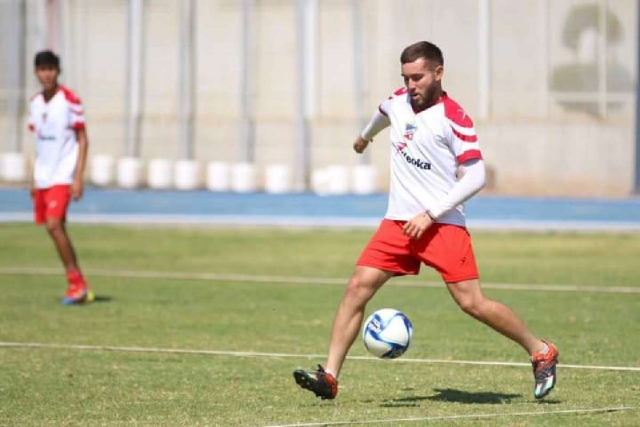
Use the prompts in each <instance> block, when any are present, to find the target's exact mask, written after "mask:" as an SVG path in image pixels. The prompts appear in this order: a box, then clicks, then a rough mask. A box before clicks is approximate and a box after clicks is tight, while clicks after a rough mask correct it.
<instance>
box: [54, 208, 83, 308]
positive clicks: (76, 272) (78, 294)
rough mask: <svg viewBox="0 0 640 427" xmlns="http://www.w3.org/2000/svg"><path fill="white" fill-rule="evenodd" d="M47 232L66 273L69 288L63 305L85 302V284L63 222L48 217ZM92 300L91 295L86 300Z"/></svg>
mask: <svg viewBox="0 0 640 427" xmlns="http://www.w3.org/2000/svg"><path fill="white" fill-rule="evenodd" d="M46 226H47V231H48V232H49V235H50V236H51V239H52V240H53V242H54V244H55V246H56V250H57V252H58V255H59V256H60V260H61V261H62V264H63V265H64V268H65V270H66V273H67V281H68V282H69V287H68V288H67V292H66V293H65V297H64V298H63V300H62V302H63V304H76V303H79V302H84V301H85V300H87V296H88V295H89V292H88V289H87V283H86V281H85V279H84V276H83V275H82V273H81V272H80V268H79V267H78V260H77V257H76V252H75V250H74V249H73V245H72V244H71V239H70V238H69V235H68V234H67V230H66V227H65V223H64V220H61V219H58V218H53V217H48V218H47V221H46ZM88 299H89V300H91V299H93V294H91V295H90V296H89V298H88Z"/></svg>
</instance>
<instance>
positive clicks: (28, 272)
mask: <svg viewBox="0 0 640 427" xmlns="http://www.w3.org/2000/svg"><path fill="white" fill-rule="evenodd" d="M83 271H84V272H85V274H86V275H87V276H95V277H122V278H130V279H170V280H202V281H215V282H245V283H290V284H300V285H345V284H346V282H347V279H346V278H331V277H296V276H262V275H251V274H218V273H189V272H168V271H167V272H163V271H139V270H138V271H126V270H125V271H122V270H121V271H111V270H100V269H86V270H83ZM58 274H62V272H61V269H59V268H46V267H2V268H0V275H20V276H50V275H58ZM389 285H391V286H401V287H402V286H406V287H423V288H443V289H444V284H443V283H441V282H430V281H424V282H418V281H416V280H405V279H395V280H392V281H391V282H390V283H389ZM482 287H483V288H484V289H494V290H509V291H545V292H549V291H550V292H591V293H608V294H640V287H637V288H636V287H628V286H627V287H624V286H612V287H608V286H590V285H548V284H547V285H545V284H541V285H534V284H509V283H483V284H482Z"/></svg>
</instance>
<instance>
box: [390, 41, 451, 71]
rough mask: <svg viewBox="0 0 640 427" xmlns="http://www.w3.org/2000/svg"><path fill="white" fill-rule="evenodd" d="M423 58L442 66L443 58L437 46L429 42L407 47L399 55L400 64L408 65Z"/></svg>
mask: <svg viewBox="0 0 640 427" xmlns="http://www.w3.org/2000/svg"><path fill="white" fill-rule="evenodd" d="M420 58H424V59H426V60H428V61H431V62H433V63H434V64H436V66H437V65H444V57H443V56H442V51H441V50H440V48H439V47H438V46H436V45H435V44H433V43H430V42H425V41H422V42H418V43H414V44H412V45H410V46H407V47H406V48H405V49H404V50H403V51H402V54H401V55H400V63H401V64H408V63H410V62H414V61H417V60H418V59H420Z"/></svg>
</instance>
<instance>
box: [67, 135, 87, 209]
mask: <svg viewBox="0 0 640 427" xmlns="http://www.w3.org/2000/svg"><path fill="white" fill-rule="evenodd" d="M75 132H76V140H77V141H78V162H77V163H76V170H75V173H74V175H73V184H72V186H71V196H73V199H74V200H79V199H80V198H82V193H83V191H84V169H85V165H86V164H87V152H88V151H89V140H88V138H87V130H86V129H85V128H84V127H81V128H79V129H76V130H75Z"/></svg>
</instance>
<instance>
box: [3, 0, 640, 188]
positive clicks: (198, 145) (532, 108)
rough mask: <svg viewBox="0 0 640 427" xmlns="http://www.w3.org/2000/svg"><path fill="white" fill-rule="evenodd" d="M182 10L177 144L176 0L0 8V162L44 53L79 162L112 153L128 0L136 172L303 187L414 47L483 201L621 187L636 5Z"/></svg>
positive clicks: (477, 1) (629, 1) (56, 1)
mask: <svg viewBox="0 0 640 427" xmlns="http://www.w3.org/2000/svg"><path fill="white" fill-rule="evenodd" d="M185 1H186V2H188V3H191V4H192V5H193V8H194V10H195V13H194V14H193V16H194V19H193V23H192V25H191V28H190V29H189V30H190V31H191V32H192V35H193V38H192V39H191V41H192V43H193V44H192V45H191V46H192V48H193V57H191V58H190V59H187V60H188V61H189V63H190V64H192V65H193V69H192V70H191V72H192V76H193V96H192V99H191V101H190V102H192V104H193V108H192V109H191V110H189V111H191V114H192V115H193V116H192V126H193V129H192V130H193V132H192V134H191V135H192V136H188V137H185V136H184V135H185V134H186V135H189V133H188V132H187V133H185V132H183V131H182V129H184V123H185V122H184V120H185V118H184V117H185V115H184V111H185V104H184V103H182V104H181V100H184V90H185V88H184V86H182V89H181V85H180V81H181V80H184V78H185V77H184V76H185V74H184V73H185V70H184V68H182V69H181V68H180V67H181V65H184V61H185V55H184V51H183V50H181V46H184V44H183V43H184V37H185V36H184V34H185V31H184V30H185V29H184V28H182V30H183V31H182V33H181V22H183V23H184V22H189V21H185V20H184V19H181V16H183V15H181V13H182V12H181V7H184V3H185V2H184V1H180V0H153V1H143V0H129V2H127V1H121V0H118V1H117V0H101V1H88V0H37V1H36V0H5V1H2V2H0V16H1V17H2V18H1V19H2V25H1V26H0V32H2V33H3V34H2V37H1V38H0V65H1V66H2V68H3V70H6V71H7V72H6V73H5V72H3V73H2V74H3V77H2V79H1V81H0V135H2V138H3V139H2V143H0V152H3V151H13V150H18V151H24V152H29V151H30V150H31V149H32V147H31V140H30V138H29V135H27V134H26V132H20V129H23V128H24V127H25V123H26V114H25V111H23V110H24V109H25V108H26V107H25V105H26V103H25V100H26V99H28V97H29V96H30V95H31V94H32V93H33V92H35V90H36V82H35V79H34V78H33V77H32V74H31V69H32V65H31V59H32V57H33V54H34V53H35V52H36V51H37V50H40V49H42V48H45V47H51V48H53V49H55V50H56V51H58V52H59V53H60V54H61V56H62V61H63V74H62V80H63V81H64V82H65V84H67V85H69V86H70V87H72V88H75V89H77V90H78V91H79V92H80V93H82V94H83V95H84V98H83V102H84V104H85V107H86V112H87V116H88V118H89V122H90V123H91V128H90V129H89V132H90V135H91V141H92V147H91V152H92V154H108V155H112V156H115V157H123V156H126V155H128V154H129V153H127V152H126V151H127V141H126V138H128V136H127V131H126V128H127V126H128V125H127V123H128V114H130V110H128V108H129V107H128V106H130V105H131V104H130V103H128V100H129V101H130V99H131V81H130V80H128V79H130V78H131V65H130V64H131V60H130V58H131V56H130V55H131V50H130V48H131V31H130V30H131V25H132V24H131V22H132V21H131V19H130V18H131V16H130V13H131V10H132V9H131V4H132V3H138V4H139V5H141V6H142V7H143V8H144V9H143V14H142V24H141V26H140V28H139V30H140V37H141V38H140V41H141V48H140V49H139V50H137V51H138V52H140V55H141V57H140V58H139V65H140V67H139V69H140V75H141V78H140V85H141V87H139V92H138V93H139V96H140V111H139V113H140V117H139V119H140V120H139V126H140V129H139V133H138V135H139V136H138V137H137V138H139V141H138V144H139V148H138V150H137V153H136V155H137V156H139V157H140V158H141V159H143V160H149V159H153V158H158V157H163V158H169V159H173V160H177V159H179V158H182V157H184V156H185V154H184V153H185V152H187V153H190V154H189V155H190V156H192V157H193V159H194V160H196V161H198V162H201V163H203V164H204V163H206V162H211V161H219V162H228V163H233V162H237V161H248V162H250V163H253V164H255V165H256V166H257V167H258V168H265V167H266V166H267V165H270V164H285V165H289V166H290V167H291V168H292V169H293V170H298V171H300V170H301V168H302V169H304V170H302V173H303V174H304V176H303V177H302V178H301V179H302V180H303V181H304V183H305V184H307V185H308V184H309V180H310V173H311V171H312V170H314V169H318V168H322V167H325V166H327V165H336V164H337V165H350V166H351V165H356V164H358V163H359V162H360V161H361V160H360V159H359V158H358V156H356V155H355V154H354V153H352V151H351V144H352V141H353V139H354V136H355V135H356V132H357V131H358V130H359V129H360V127H361V125H362V123H363V120H367V119H368V117H369V115H370V113H371V112H373V110H374V109H375V108H376V107H377V105H378V103H379V102H381V101H382V100H383V99H385V97H386V96H387V95H388V94H389V93H391V92H392V91H394V90H395V89H396V88H398V87H400V86H401V85H402V80H401V78H400V75H399V74H400V71H399V54H400V51H401V50H402V48H404V47H405V46H406V45H408V44H410V43H413V42H415V41H417V40H422V39H426V40H430V41H433V42H435V43H436V44H438V45H439V46H441V47H442V49H443V51H444V55H445V88H446V90H448V91H449V92H450V93H451V94H452V96H453V97H454V98H455V99H456V100H458V101H459V102H460V103H461V104H462V105H464V106H465V107H466V108H467V110H468V111H469V113H470V114H471V115H472V117H474V119H475V121H476V126H477V128H478V132H479V135H480V138H481V144H482V146H483V152H484V155H485V159H486V162H487V164H488V166H489V167H490V169H491V186H492V188H491V189H492V190H493V191H495V192H498V193H502V194H527V195H571V196H626V195H630V194H632V193H633V192H634V190H635V188H634V185H635V184H634V183H635V181H634V176H635V175H634V173H635V167H636V165H635V163H636V154H635V147H636V142H635V129H634V126H635V124H634V123H635V122H634V120H635V90H636V89H635V88H636V81H637V74H638V70H637V62H638V58H637V50H638V49H637V39H638V34H637V31H638V30H637V28H638V24H639V23H638V2H637V1H636V0H615V1H607V0H592V1H586V0H554V1H550V0H447V1H442V0H351V1H346V0H297V1H296V0H185ZM181 34H182V35H181ZM187 34H188V32H187ZM20 35H22V36H20ZM181 37H182V38H181ZM21 52H22V54H21ZM187 58H188V57H187ZM181 70H182V71H181ZM187 72H188V70H187ZM181 76H182V77H181ZM129 123H131V122H129ZM185 138H192V147H191V150H185V149H184V147H185V145H184V144H186V142H185V141H184V139H185ZM387 139H388V134H387V133H386V132H385V133H383V134H382V135H380V136H378V138H377V140H376V143H374V144H373V146H372V147H371V148H372V151H371V154H370V157H369V158H368V159H367V161H369V162H371V164H373V165H375V166H376V167H377V168H378V170H379V171H380V172H381V173H380V174H379V175H378V181H379V182H378V184H379V187H380V189H384V185H385V183H386V182H387V176H386V175H387V172H388V155H389V150H388V148H387V145H386V142H387ZM378 142H380V143H381V144H379V145H378V144H377V143H378ZM381 145H382V146H381ZM305 163H306V164H305ZM301 164H302V165H301Z"/></svg>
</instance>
